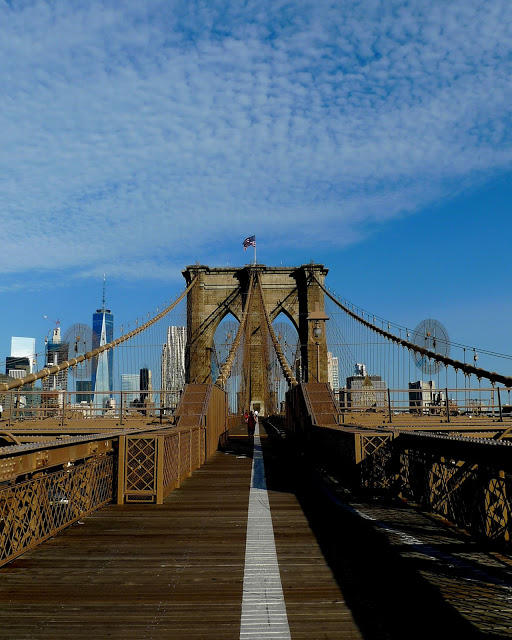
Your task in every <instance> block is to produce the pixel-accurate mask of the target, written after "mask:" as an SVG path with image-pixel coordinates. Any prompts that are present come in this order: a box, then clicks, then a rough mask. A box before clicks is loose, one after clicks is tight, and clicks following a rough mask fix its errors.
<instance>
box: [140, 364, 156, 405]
mask: <svg viewBox="0 0 512 640" xmlns="http://www.w3.org/2000/svg"><path fill="white" fill-rule="evenodd" d="M139 385H140V392H141V393H140V404H141V405H145V404H152V403H153V382H152V373H151V370H150V369H147V368H146V367H144V368H143V369H141V370H140V372H139Z"/></svg>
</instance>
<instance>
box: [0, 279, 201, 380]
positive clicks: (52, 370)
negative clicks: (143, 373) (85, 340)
mask: <svg viewBox="0 0 512 640" xmlns="http://www.w3.org/2000/svg"><path fill="white" fill-rule="evenodd" d="M195 283H196V278H194V279H193V280H192V281H191V283H190V284H189V285H188V287H187V288H186V289H185V290H184V291H183V293H182V294H181V295H180V296H179V297H178V298H176V300H175V301H174V302H173V303H172V304H171V305H170V306H168V307H167V308H166V309H164V310H163V311H162V312H160V313H159V314H158V315H156V316H155V317H154V318H152V319H151V320H148V322H146V323H145V324H143V325H141V326H140V327H137V328H136V329H134V330H133V331H130V332H129V333H127V334H126V335H124V336H121V337H120V338H117V339H116V340H113V341H112V342H108V343H107V344H105V345H103V346H101V347H98V348H97V349H93V350H92V351H88V352H87V353H85V354H82V355H81V356H78V358H71V360H66V361H65V362H61V363H60V364H56V365H53V366H52V367H47V368H44V369H41V370H40V371H38V372H37V373H31V374H29V375H28V376H24V377H23V378H14V379H13V380H12V381H10V382H4V383H0V392H3V391H9V390H10V389H15V388H18V387H22V386H23V385H25V384H33V383H34V382H36V380H41V379H42V378H47V377H48V376H52V375H55V374H56V373H58V372H59V371H65V370H66V369H69V368H71V367H74V366H76V365H77V364H80V362H84V361H86V360H92V358H94V357H96V356H98V355H99V354H100V353H103V352H104V351H110V349H113V348H114V347H117V346H119V345H120V344H122V343H123V342H126V341H127V340H129V339H130V338H133V337H134V336H136V335H137V334H139V333H142V332H143V331H145V330H146V329H148V328H149V327H151V325H153V324H155V322H158V321H159V320H161V319H162V318H163V317H164V316H166V315H167V314H168V313H169V312H170V311H172V310H173V309H174V307H175V306H176V305H177V304H178V303H179V302H181V301H182V300H183V298H184V297H185V296H186V295H187V294H188V292H189V291H190V290H191V289H192V287H193V286H194V285H195Z"/></svg>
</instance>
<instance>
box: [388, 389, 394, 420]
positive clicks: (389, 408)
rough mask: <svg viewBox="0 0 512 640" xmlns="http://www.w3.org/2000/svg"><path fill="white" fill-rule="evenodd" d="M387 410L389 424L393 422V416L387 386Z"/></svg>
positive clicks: (389, 392)
mask: <svg viewBox="0 0 512 640" xmlns="http://www.w3.org/2000/svg"><path fill="white" fill-rule="evenodd" d="M388 412H389V424H392V423H393V416H392V415H391V391H390V390H389V387H388Z"/></svg>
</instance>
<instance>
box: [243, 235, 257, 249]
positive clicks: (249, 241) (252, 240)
mask: <svg viewBox="0 0 512 640" xmlns="http://www.w3.org/2000/svg"><path fill="white" fill-rule="evenodd" d="M255 246H256V236H249V237H248V238H246V239H245V240H244V251H247V249H248V248H249V247H255Z"/></svg>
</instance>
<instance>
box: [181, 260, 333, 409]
mask: <svg viewBox="0 0 512 640" xmlns="http://www.w3.org/2000/svg"><path fill="white" fill-rule="evenodd" d="M182 273H183V276H184V278H185V280H186V282H187V285H188V284H190V283H191V282H192V280H194V279H195V285H194V286H193V287H192V288H191V290H190V291H189V293H188V295H187V353H186V381H187V382H197V383H204V382H212V367H211V350H212V346H213V338H214V334H215V331H216V330H217V327H218V326H219V324H220V322H221V321H222V319H223V318H224V317H225V316H226V315H227V314H228V313H231V314H232V315H233V316H234V317H235V318H236V319H237V320H240V319H241V318H242V315H243V313H244V311H245V308H246V305H247V301H248V300H249V301H250V303H249V305H250V308H248V315H247V326H246V331H245V336H246V344H245V347H244V363H243V367H244V376H245V378H246V391H245V395H246V398H245V399H244V403H245V404H247V403H250V405H249V404H248V405H247V407H246V408H248V406H251V407H252V408H256V406H257V405H258V404H259V406H260V411H262V412H263V413H265V410H266V406H265V405H266V404H268V389H269V376H268V362H266V358H268V351H267V349H266V346H267V336H268V327H267V326H266V319H265V317H264V314H265V311H266V313H267V314H268V316H269V319H270V322H274V320H275V319H276V318H277V317H278V316H279V315H280V314H282V313H284V315H285V316H287V317H288V318H289V320H290V321H291V322H292V324H293V325H294V326H295V327H296V329H297V332H298V336H299V342H300V345H301V346H300V350H301V358H300V360H301V365H302V366H301V379H302V381H304V382H309V381H316V380H317V379H318V380H319V381H321V382H326V381H327V346H326V332H325V331H323V332H322V335H321V336H320V337H318V336H315V335H314V333H313V327H312V323H311V322H310V321H309V320H308V318H309V317H310V314H311V313H312V312H313V311H315V312H318V311H321V312H322V311H324V308H325V307H324V292H323V290H322V287H321V285H323V284H324V280H325V276H326V275H327V273H328V269H326V268H325V267H324V265H322V264H315V263H310V264H305V265H302V266H300V267H267V266H266V265H246V266H244V267H239V268H230V267H208V266H206V265H190V266H188V267H186V269H184V270H183V272H182ZM251 276H253V278H252V279H251ZM250 283H252V287H253V289H252V291H251V292H250V293H251V295H249V286H250ZM259 283H261V292H262V297H263V303H262V301H261V296H260V293H259V291H258V287H259ZM266 354H267V355H266ZM310 365H311V366H310Z"/></svg>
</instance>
